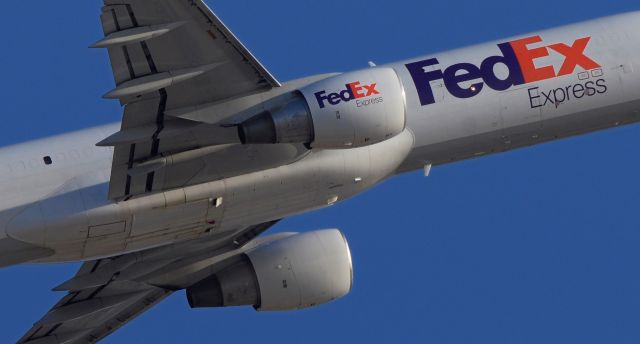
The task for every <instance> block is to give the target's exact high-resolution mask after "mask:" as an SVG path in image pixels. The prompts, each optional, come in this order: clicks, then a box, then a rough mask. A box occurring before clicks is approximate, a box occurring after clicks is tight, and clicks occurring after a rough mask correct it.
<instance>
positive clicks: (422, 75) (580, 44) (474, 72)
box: [406, 36, 602, 106]
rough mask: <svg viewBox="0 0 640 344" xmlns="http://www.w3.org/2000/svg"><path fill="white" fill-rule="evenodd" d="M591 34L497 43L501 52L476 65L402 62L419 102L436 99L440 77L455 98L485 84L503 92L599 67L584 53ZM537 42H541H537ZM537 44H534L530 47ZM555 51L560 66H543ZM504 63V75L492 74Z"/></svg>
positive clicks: (432, 61)
mask: <svg viewBox="0 0 640 344" xmlns="http://www.w3.org/2000/svg"><path fill="white" fill-rule="evenodd" d="M590 40H591V37H584V38H580V39H577V40H575V41H574V42H573V43H572V44H570V45H569V44H565V43H554V44H550V45H545V44H544V43H543V40H542V38H541V37H540V36H531V37H526V38H523V39H519V40H515V41H511V42H506V43H502V44H498V49H499V50H500V52H501V55H496V56H490V57H487V58H486V59H484V61H482V63H481V64H480V65H479V66H477V65H476V64H473V63H458V64H454V65H451V66H449V67H447V68H444V69H442V68H439V67H437V66H438V65H439V64H440V61H438V59H437V58H431V59H427V60H423V61H418V62H413V63H409V64H407V65H406V67H407V69H408V70H409V73H410V74H411V77H412V78H413V81H414V83H415V85H416V88H417V90H418V95H419V97H420V103H421V104H422V105H423V106H425V105H430V104H434V103H435V102H436V100H435V97H434V94H433V90H432V88H431V83H432V82H434V81H437V80H442V81H443V82H444V86H445V87H446V89H447V91H448V92H449V93H450V94H451V95H453V96H454V97H456V98H471V97H474V96H476V95H477V94H479V93H480V92H481V91H482V89H483V88H484V87H485V86H486V87H488V88H491V89H493V90H496V91H505V90H508V89H510V88H512V87H514V86H519V85H524V84H530V83H534V82H538V81H543V80H548V79H553V78H557V77H561V76H565V75H570V74H573V73H574V72H575V71H576V70H577V69H578V68H580V69H582V70H584V71H590V70H594V69H598V68H601V67H602V66H601V65H600V64H599V63H598V62H596V61H595V60H594V59H592V58H591V57H589V56H588V54H587V53H586V49H587V46H588V45H589V41H590ZM541 43H543V44H542V45H541ZM534 45H537V46H534ZM552 52H553V53H556V54H558V55H560V56H561V57H562V65H561V66H560V68H559V69H556V67H557V66H554V65H546V64H545V62H544V60H543V58H545V57H548V56H550V55H551V54H552ZM498 65H503V66H506V69H507V70H508V72H507V74H506V75H505V76H499V75H496V71H495V67H496V66H498Z"/></svg>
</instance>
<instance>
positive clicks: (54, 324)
mask: <svg viewBox="0 0 640 344" xmlns="http://www.w3.org/2000/svg"><path fill="white" fill-rule="evenodd" d="M275 223H276V222H269V223H264V224H260V225H256V226H252V227H249V228H246V229H245V230H243V231H240V232H239V233H236V234H234V235H232V236H230V237H222V238H220V237H218V238H215V237H211V238H207V239H198V240H194V241H190V242H184V243H179V244H174V245H171V246H166V247H160V248H156V249H151V250H147V251H142V252H138V253H131V254H127V255H123V256H120V257H115V258H108V259H100V260H96V261H91V262H87V263H85V264H83V265H82V267H81V268H80V270H79V271H78V273H77V274H76V276H75V277H74V278H72V279H70V280H69V281H67V282H65V283H63V284H61V285H60V286H58V287H56V288H55V289H54V290H57V291H67V292H68V294H67V295H66V296H64V297H63V298H62V299H61V300H60V301H59V302H58V303H57V304H56V305H55V306H54V307H53V308H52V309H51V310H50V311H49V312H48V313H47V314H46V315H45V316H44V317H42V319H40V320H39V321H38V322H36V323H35V324H34V326H33V327H32V328H31V329H30V330H29V331H28V332H27V333H26V334H25V335H24V336H23V337H22V338H21V339H20V340H19V341H18V343H29V344H60V343H64V344H75V343H95V342H97V341H99V340H101V339H103V338H105V337H106V336H108V335H109V334H111V333H113V332H114V331H116V330H117V329H119V328H120V327H122V326H124V325H125V324H126V323H128V322H129V321H131V320H133V319H135V318H136V317H137V316H139V315H140V314H142V313H144V312H145V311H146V310H148V309H150V308H151V307H153V306H154V305H156V304H157V303H159V302H160V301H162V300H164V299H165V298H166V297H168V296H170V295H171V294H172V293H174V292H175V291H177V290H181V289H184V288H187V287H189V286H191V285H193V284H194V283H196V282H198V281H200V280H202V279H204V278H206V277H207V276H209V275H211V274H212V273H215V272H216V271H217V269H222V268H224V266H225V265H224V264H225V262H226V261H228V260H229V259H230V258H231V257H233V256H234V255H237V254H238V253H239V252H241V251H242V250H243V249H245V248H247V246H250V245H252V244H256V245H257V244H259V240H255V241H253V242H251V241H252V240H253V239H254V238H256V237H257V236H258V235H259V234H261V233H262V232H264V231H266V230H267V229H269V228H270V227H271V226H273V225H274V224H275ZM249 242H251V243H250V244H249V245H247V243H249Z"/></svg>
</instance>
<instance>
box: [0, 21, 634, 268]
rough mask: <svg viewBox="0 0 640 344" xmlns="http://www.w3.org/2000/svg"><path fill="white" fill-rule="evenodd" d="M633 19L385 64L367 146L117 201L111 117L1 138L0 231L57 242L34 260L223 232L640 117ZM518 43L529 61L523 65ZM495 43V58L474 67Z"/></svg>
mask: <svg viewBox="0 0 640 344" xmlns="http://www.w3.org/2000/svg"><path fill="white" fill-rule="evenodd" d="M638 23H640V13H630V14H624V15H620V16H615V17H610V18H604V19H599V20H595V21H590V22H586V23H582V24H576V25H571V26H567V27H563V28H559V29H554V30H548V31H544V32H539V33H536V34H532V35H522V36H518V37H517V38H514V39H505V40H500V41H498V42H494V43H488V44H483V45H479V46H475V47H470V48H465V49H459V50H455V51H451V52H446V53H439V54H432V55H430V56H426V57H423V58H417V59H412V60H409V61H404V62H401V63H396V64H391V65H388V66H386V67H391V68H393V69H394V70H395V72H396V73H397V74H398V75H399V77H400V79H401V81H402V84H403V87H404V91H405V96H406V104H407V105H406V107H407V130H405V131H404V132H403V133H402V134H400V135H398V136H396V137H393V138H391V139H388V140H386V141H384V142H381V143H378V144H375V145H371V146H367V147H362V148H353V149H341V150H312V152H311V153H310V154H308V155H306V156H305V157H304V158H302V159H300V160H298V161H296V162H294V163H292V164H288V165H285V166H280V167H276V168H269V169H265V170H260V171H257V172H253V173H250V174H245V175H239V176H235V177H231V178H226V179H221V180H217V181H212V182H210V183H206V184H199V185H194V186H189V187H186V188H183V189H178V190H172V191H169V192H161V193H156V194H152V195H148V196H142V197H137V198H133V199H131V200H128V201H123V202H118V203H116V202H113V201H110V200H108V197H107V192H108V182H109V178H110V169H111V159H112V154H113V151H112V149H109V148H99V147H96V146H95V144H96V142H97V141H99V140H100V139H102V138H104V137H107V136H109V135H110V134H112V133H114V132H116V131H118V129H119V128H118V125H117V124H113V125H105V126H102V127H98V128H93V129H87V130H84V131H79V132H74V133H70V134H65V135H60V136H56V137H51V138H47V139H42V140H38V141H32V142H28V143H23V144H19V145H14V146H10V147H5V148H3V149H0V162H1V163H0V193H1V194H2V195H3V197H2V198H1V199H0V209H2V210H0V240H4V239H5V238H7V237H8V238H11V239H12V240H17V241H20V242H25V243H29V244H31V245H35V246H38V247H46V248H49V249H51V250H52V252H54V253H53V254H52V255H49V256H47V257H42V258H38V259H36V261H39V262H57V261H72V260H86V259H93V258H96V257H103V256H112V255H118V254H122V253H125V252H132V251H137V250H142V249H146V248H150V247H154V246H159V245H165V244H168V243H172V242H176V241H181V240H187V239H193V238H198V237H202V236H206V235H219V237H220V238H223V237H226V235H227V234H229V233H233V232H234V231H238V230H240V229H242V228H245V227H246V226H249V225H252V224H257V223H262V222H267V221H271V220H276V219H280V218H283V217H287V216H291V215H293V214H297V213H302V212H306V211H309V210H313V209H317V208H320V207H324V206H328V205H331V204H334V203H335V202H337V201H340V200H343V199H345V198H348V197H351V196H354V195H357V194H358V193H360V192H362V191H365V190H367V189H369V188H371V187H373V186H374V185H376V184H377V183H379V182H381V181H383V180H385V179H386V178H388V177H390V176H392V175H394V174H397V173H400V172H404V171H409V170H413V169H416V168H421V167H422V166H424V165H425V164H433V165H439V164H444V163H448V162H454V161H459V160H462V159H468V158H473V157H477V156H482V155H485V154H492V153H497V152H503V151H507V150H510V149H514V148H518V147H523V146H528V145H533V144H536V143H541V142H545V141H550V140H554V139H558V138H562V137H567V136H571V135H577V134H583V133H587V132H591V131H594V130H598V129H603V128H608V127H614V126H618V125H623V124H629V123H634V122H638V121H640V32H639V31H640V30H638V26H640V24H638ZM536 36H540V39H541V42H540V41H536V40H535V38H534V39H532V40H531V41H530V42H532V43H529V44H528V45H520V46H519V45H518V44H517V43H510V46H511V47H516V49H514V50H517V48H518V47H520V49H521V50H520V51H519V55H518V57H519V58H520V59H519V60H518V62H519V65H520V67H521V68H522V70H520V71H514V70H511V71H509V70H507V64H508V63H504V61H506V59H505V58H507V57H508V56H506V55H508V54H505V51H503V50H501V49H500V45H501V44H504V43H509V42H515V41H517V40H521V39H524V38H530V37H536ZM587 37H588V38H589V39H588V44H587V45H586V46H584V47H582V46H580V44H583V43H584V42H585V41H584V40H582V41H580V40H581V39H584V38H587ZM523 47H524V48H523ZM522 49H524V50H522ZM535 49H538V50H535ZM527 52H528V54H529V55H527ZM545 52H546V53H545ZM507 53H508V52H507ZM523 56H525V57H526V56H530V57H531V58H530V62H532V65H530V66H528V67H527V66H524V67H523V65H526V58H525V59H524V60H523V59H522V58H523ZM492 57H496V58H494V59H493V61H496V60H500V61H503V62H501V63H496V64H495V66H493V67H495V68H482V66H483V65H484V64H483V62H485V61H486V60H487V59H489V58H492ZM433 59H436V60H437V63H436V61H435V60H433ZM425 61H426V62H425ZM513 61H515V60H512V61H511V62H513ZM490 62H491V60H490ZM487 63H488V62H487ZM594 63H595V64H597V66H596V65H594ZM460 64H463V65H460ZM411 66H413V68H412V67H411ZM416 66H417V67H416ZM451 66H457V67H456V68H457V70H456V68H453V69H450V67H451ZM474 66H476V67H474ZM512 67H513V66H512ZM545 67H546V68H545ZM585 67H587V68H585ZM448 69H449V70H448ZM439 71H441V72H442V73H441V75H440V76H438V75H439V74H438V73H439ZM489 72H493V76H494V77H495V79H491V74H489ZM510 72H511V73H510ZM514 72H515V74H514ZM421 73H424V74H425V75H421ZM428 73H431V74H428ZM519 73H522V75H521V77H522V79H523V80H520V82H518V77H519V76H520V75H517V74H519ZM550 73H552V74H550ZM559 74H562V75H559ZM465 75H466V76H467V78H465ZM505 80H507V81H513V82H511V84H510V85H509V84H508V82H507V81H505ZM501 81H502V83H501ZM507 86H508V87H507ZM45 157H50V158H51V162H52V163H51V164H46V163H45ZM0 256H1V254H0Z"/></svg>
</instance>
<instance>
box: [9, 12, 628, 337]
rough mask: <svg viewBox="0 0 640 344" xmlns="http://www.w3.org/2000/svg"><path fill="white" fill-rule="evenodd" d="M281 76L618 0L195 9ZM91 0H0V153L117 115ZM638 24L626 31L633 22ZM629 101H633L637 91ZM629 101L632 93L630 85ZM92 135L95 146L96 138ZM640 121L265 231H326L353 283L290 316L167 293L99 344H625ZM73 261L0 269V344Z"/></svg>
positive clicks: (438, 45) (421, 50) (467, 38)
mask: <svg viewBox="0 0 640 344" xmlns="http://www.w3.org/2000/svg"><path fill="white" fill-rule="evenodd" d="M210 5H212V7H213V8H214V10H215V11H216V12H217V13H218V14H219V15H220V16H221V17H222V18H223V20H225V21H226V22H227V24H228V25H229V26H230V27H231V28H232V29H233V30H234V31H235V32H236V33H237V34H238V36H239V37H240V38H241V39H242V40H243V41H244V42H245V43H246V45H247V46H248V47H249V48H250V49H251V50H252V51H253V52H254V53H255V54H256V55H257V56H258V57H259V58H260V59H261V60H262V61H263V63H264V64H265V65H266V66H267V67H268V68H269V69H270V70H271V71H272V72H273V73H274V74H275V75H276V76H277V77H278V78H279V79H280V80H290V79H293V78H297V77H302V76H305V75H309V74H315V73H323V72H331V71H348V70H352V69H357V68H363V67H366V63H367V61H369V60H373V61H376V62H377V63H385V62H391V61H394V60H399V59H404V58H408V57H412V56H416V55H422V54H426V53H432V52H436V51H440V50H445V49H449V48H454V47H459V46H464V45H469V44H473V43H479V42H483V41H487V40H492V39H497V38H500V37H503V36H510V35H514V34H520V33H526V32H529V31H535V30H538V29H543V28H548V27H552V26H556V25H561V24H566V23H571V22H575V21H580V20H584V19H589V18H594V17H598V16H604V15H608V14H614V13H619V12H624V11H629V10H634V9H640V5H638V4H637V2H635V1H629V0H608V1H594V0H567V1H557V0H537V1H513V0H485V1H471V0H459V1H417V0H395V1H382V0H367V1H364V0H350V1H338V0H330V1H300V0H297V1H293V0H283V1H275V2H273V1H246V0H234V1H210ZM100 6H101V1H99V0H73V1H43V0H38V1H5V2H4V3H3V7H2V13H1V14H0V42H1V43H2V53H1V54H0V66H1V69H2V73H1V75H2V83H0V100H1V103H2V110H0V111H1V114H2V115H1V116H2V119H3V121H2V127H1V129H0V144H2V145H5V144H11V143H15V142H19V141H24V140H28V139H33V138H37V137H41V136H46V135H51V134H56V133H61V132H64V131H68V130H72V129H79V128H83V127H88V126H93V125H96V124H101V123H105V122H110V121H117V120H119V119H120V115H121V109H120V108H119V106H118V105H117V104H115V103H113V102H108V101H104V100H101V99H100V96H101V95H102V94H103V93H104V92H105V91H107V90H109V89H111V88H112V87H113V79H112V76H111V70H110V68H109V66H108V60H107V56H106V53H105V52H104V51H99V50H90V49H87V48H86V47H87V46H88V45H89V44H90V43H92V42H93V41H95V40H97V39H98V38H100V37H101V30H100V25H99V21H98V15H99V13H100V12H99V10H100ZM639 29H640V23H639ZM639 92H640V91H639ZM639 94H640V93H639ZM98 139H100V138H96V141H97V140H98ZM639 144H640V126H631V127H626V128H621V129H616V130H610V131H605V132H601V133H597V134H593V135H589V136H584V137H579V138H572V139H569V140H565V141H561V142H556V143H551V144H546V145H542V146H538V147H534V148H528V149H524V150H519V151H515V152H510V153H506V154H502V155H498V156H492V157H487V158H483V159H478V160H473V161H466V162H462V163H457V164H453V165H448V166H444V167H440V168H437V169H435V170H434V171H433V174H432V176H431V177H430V178H423V177H422V176H421V175H420V173H412V174H408V175H403V176H400V177H396V178H394V179H392V180H390V181H389V182H387V183H385V184H383V185H382V186H380V187H378V188H376V189H374V190H372V191H370V192H367V193H366V194H364V195H362V196H360V197H357V198H355V199H353V200H349V201H347V202H345V203H343V204H340V205H338V206H335V207H333V208H330V209H327V210H323V211H320V212H316V213H312V214H308V215H304V216H300V217H296V218H293V219H289V220H287V221H285V222H283V223H281V224H280V225H278V226H277V228H275V229H274V230H276V231H280V230H297V231H306V230H313V229H320V228H327V227H339V228H341V229H342V230H344V232H345V233H346V234H347V236H348V238H349V239H350V242H351V247H352V251H353V256H354V260H355V269H356V271H355V289H354V290H353V292H352V293H351V294H350V295H349V296H347V297H346V298H344V299H341V300H339V301H337V302H335V303H332V304H329V305H326V306H322V307H319V308H316V309H311V310H307V311H302V312H293V313H276V314H266V313H265V314H259V313H256V312H254V311H253V310H252V309H250V308H242V309H222V310H197V311H191V310H189V309H188V306H187V303H186V301H185V299H184V295H183V294H182V293H178V294H176V295H175V296H173V297H172V298H170V299H169V300H167V301H165V302H164V303H163V304H161V305H160V306H158V307H157V308H155V309H153V310H152V311H150V312H148V313H147V314H145V315H143V316H142V317H141V318H139V319H138V320H136V321H134V322H133V323H131V324H129V325H127V326H126V327H125V328H123V329H122V330H121V331H119V332H118V333H117V334H115V335H114V336H112V337H110V339H109V340H107V341H105V342H106V343H143V342H144V343H150V342H155V343H187V342H198V343H209V342H210V343H237V342H240V343H249V342H254V343H256V342H269V343H270V342H274V343H300V342H304V343H341V342H344V343H349V342H387V343H390V342H394V343H395V342H421V343H461V344H468V343H491V344H497V343H545V344H550V343H562V344H566V343H616V344H621V343H640V325H639V324H640V276H639V274H638V266H639V265H640V219H639V210H640V180H639V177H638V176H639V175H640V159H639V158H638V157H639V155H638V153H637V151H638V146H639ZM76 268H77V266H76V265H74V264H70V265H59V266H21V267H15V268H10V269H5V270H1V271H0V306H1V307H0V343H5V342H6V343H9V342H13V341H15V340H17V339H18V338H19V337H20V335H21V334H22V333H23V332H24V331H25V330H27V329H28V328H29V327H30V325H31V324H32V323H33V322H34V321H36V320H38V319H39V318H40V316H41V315H42V314H43V313H44V312H45V311H46V310H47V309H49V307H50V306H52V305H53V304H54V303H55V302H56V300H57V299H58V298H59V297H60V296H61V295H60V294H55V293H53V292H50V291H49V289H50V288H51V287H53V286H55V285H57V284H59V283H60V282H62V281H64V280H65V279H67V278H68V277H70V276H72V275H73V274H74V272H75V269H76Z"/></svg>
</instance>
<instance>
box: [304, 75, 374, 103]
mask: <svg viewBox="0 0 640 344" xmlns="http://www.w3.org/2000/svg"><path fill="white" fill-rule="evenodd" d="M377 86H378V84H376V83H373V84H370V85H363V84H361V83H360V81H356V82H351V83H348V84H346V85H345V87H346V89H344V90H342V91H339V92H336V93H329V94H327V91H320V92H316V93H315V96H316V100H317V101H318V105H319V106H320V108H321V109H324V108H325V107H326V103H327V102H328V103H329V104H331V105H338V104H340V103H342V102H350V101H352V100H356V99H362V98H366V97H371V96H374V95H378V94H380V92H379V91H378V90H377V89H376V87H377Z"/></svg>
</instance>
